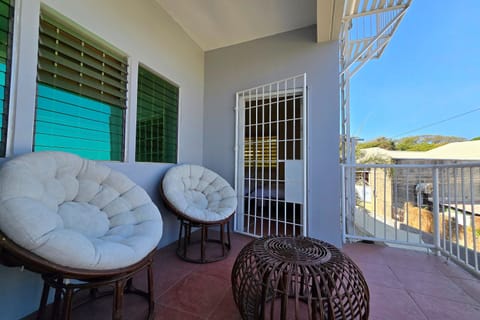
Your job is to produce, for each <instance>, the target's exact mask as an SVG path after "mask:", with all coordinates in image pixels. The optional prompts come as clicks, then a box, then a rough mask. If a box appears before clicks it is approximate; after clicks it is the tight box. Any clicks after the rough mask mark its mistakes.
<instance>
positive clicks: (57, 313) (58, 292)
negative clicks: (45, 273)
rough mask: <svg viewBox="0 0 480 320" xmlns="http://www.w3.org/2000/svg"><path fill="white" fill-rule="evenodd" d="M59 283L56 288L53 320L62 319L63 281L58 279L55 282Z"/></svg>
mask: <svg viewBox="0 0 480 320" xmlns="http://www.w3.org/2000/svg"><path fill="white" fill-rule="evenodd" d="M54 281H56V282H57V284H56V286H55V298H54V299H53V311H52V319H58V318H59V317H60V311H61V310H60V307H61V304H62V289H61V288H62V286H63V279H62V278H57V279H56V280H54Z"/></svg>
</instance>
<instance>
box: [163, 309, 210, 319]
mask: <svg viewBox="0 0 480 320" xmlns="http://www.w3.org/2000/svg"><path fill="white" fill-rule="evenodd" d="M155 320H202V318H199V317H197V316H195V315H193V314H190V313H187V312H184V311H179V310H175V309H172V308H169V307H165V306H159V307H158V308H157V310H156V312H155Z"/></svg>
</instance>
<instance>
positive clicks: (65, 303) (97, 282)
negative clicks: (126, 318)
mask: <svg viewBox="0 0 480 320" xmlns="http://www.w3.org/2000/svg"><path fill="white" fill-rule="evenodd" d="M145 269H147V278H148V289H147V291H143V290H140V289H137V288H135V287H134V286H133V281H132V277H133V276H134V275H135V274H136V273H138V272H140V271H142V270H145ZM42 279H43V291H42V297H41V299H40V306H39V308H38V312H37V319H39V320H40V319H43V318H44V316H45V314H46V312H45V311H46V306H47V300H48V295H49V292H50V289H54V290H55V298H54V302H53V310H52V313H51V318H52V319H70V317H71V314H72V310H73V309H74V308H76V307H79V306H81V305H83V304H85V303H87V302H90V301H92V300H94V299H97V298H101V297H103V296H106V295H113V310H112V319H113V320H120V319H122V309H123V296H124V294H125V293H127V294H130V293H132V294H137V295H140V296H142V297H144V298H146V299H147V301H148V315H147V319H148V320H151V319H153V318H154V314H155V299H154V296H153V271H152V259H151V258H150V259H147V260H146V261H145V264H144V265H143V266H141V267H140V268H139V269H135V270H134V271H132V272H129V273H125V274H121V275H118V276H115V277H107V278H101V277H100V278H97V279H88V280H86V281H85V282H83V281H82V282H77V281H73V282H71V281H70V279H65V278H64V277H62V276H61V275H54V274H43V275H42ZM102 287H110V288H111V290H108V291H106V292H102V293H101V294H99V288H102ZM84 290H89V291H90V299H88V300H86V301H82V303H80V304H76V305H73V298H74V295H75V294H78V293H80V292H81V291H84Z"/></svg>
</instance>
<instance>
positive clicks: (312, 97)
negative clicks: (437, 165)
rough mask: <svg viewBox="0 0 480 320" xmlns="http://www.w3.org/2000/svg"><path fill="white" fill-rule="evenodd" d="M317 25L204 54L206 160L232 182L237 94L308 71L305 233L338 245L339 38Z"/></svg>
mask: <svg viewBox="0 0 480 320" xmlns="http://www.w3.org/2000/svg"><path fill="white" fill-rule="evenodd" d="M315 32H316V28H315V27H313V26H312V27H309V28H304V29H299V30H295V31H291V32H287V33H282V34H278V35H275V36H271V37H267V38H263V39H259V40H254V41H250V42H246V43H243V44H238V45H234V46H230V47H226V48H221V49H216V50H212V51H208V52H206V54H205V114H204V164H205V165H206V166H207V167H209V168H211V169H213V170H215V171H217V172H219V173H220V174H221V175H223V176H224V177H225V178H226V179H227V180H228V181H229V182H230V183H232V184H233V182H234V179H235V177H234V168H235V159H234V146H235V126H234V124H235V113H234V107H235V93H236V92H237V91H239V90H243V89H248V88H251V87H255V86H258V85H262V84H264V83H269V82H272V81H276V80H281V79H284V78H287V77H290V76H294V75H297V74H302V73H304V72H306V73H307V86H308V115H307V121H308V151H307V152H308V194H307V201H308V203H307V205H308V219H309V221H308V224H309V228H308V234H309V235H310V236H312V237H316V238H320V239H324V240H327V241H330V242H332V243H334V244H336V245H341V229H340V178H339V151H338V150H339V149H338V148H339V147H338V146H339V117H340V116H339V96H338V94H339V90H338V71H339V64H338V43H337V42H327V43H321V44H318V43H315V36H316V35H315Z"/></svg>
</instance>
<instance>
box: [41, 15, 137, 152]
mask: <svg viewBox="0 0 480 320" xmlns="http://www.w3.org/2000/svg"><path fill="white" fill-rule="evenodd" d="M39 36H40V37H39V52H38V78H37V109H36V119H35V141H34V150H35V151H40V150H59V151H66V152H72V153H75V154H78V155H80V156H82V157H85V158H89V159H94V160H123V154H124V147H123V143H124V122H125V121H124V118H125V108H126V95H127V67H128V63H127V59H126V57H123V56H120V55H118V54H115V53H114V52H112V50H109V49H108V48H107V46H106V45H104V44H100V43H99V41H95V40H92V39H90V38H89V37H86V36H84V35H82V34H81V33H79V32H78V31H76V30H75V29H74V28H72V27H70V26H66V25H64V24H62V23H61V22H59V21H57V20H56V19H55V18H53V17H51V16H49V15H48V14H46V13H44V12H42V14H41V17H40V35H39Z"/></svg>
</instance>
